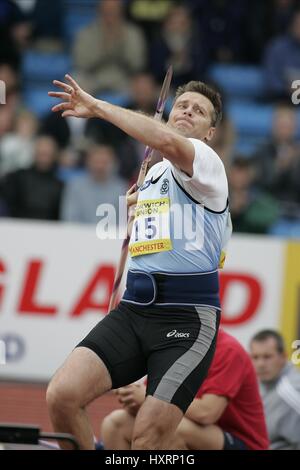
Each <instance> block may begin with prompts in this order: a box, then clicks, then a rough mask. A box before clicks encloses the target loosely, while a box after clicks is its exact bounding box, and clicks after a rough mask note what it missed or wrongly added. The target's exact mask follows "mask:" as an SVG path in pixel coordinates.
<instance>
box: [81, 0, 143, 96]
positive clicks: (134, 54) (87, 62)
mask: <svg viewBox="0 0 300 470" xmlns="http://www.w3.org/2000/svg"><path fill="white" fill-rule="evenodd" d="M98 8H99V15H98V18H97V19H96V20H95V22H94V23H92V24H91V25H89V26H87V27H86V28H84V29H83V30H82V31H80V32H79V34H78V36H77V37H76V39H75V44H74V49H73V59H74V66H75V70H76V72H77V78H78V81H79V83H80V84H81V86H82V87H83V88H84V89H85V90H86V91H87V92H88V93H92V94H99V93H103V92H107V91H109V92H126V91H127V90H128V86H129V79H130V76H131V74H132V73H135V72H137V71H139V70H142V69H143V68H144V66H145V64H146V53H147V51H146V42H145V38H144V36H143V33H142V31H141V30H140V29H139V28H138V27H137V26H135V25H132V24H130V23H128V22H127V21H126V19H125V16H124V11H123V9H124V5H123V2H122V0H113V1H111V0H101V1H100V2H99V6H98Z"/></svg>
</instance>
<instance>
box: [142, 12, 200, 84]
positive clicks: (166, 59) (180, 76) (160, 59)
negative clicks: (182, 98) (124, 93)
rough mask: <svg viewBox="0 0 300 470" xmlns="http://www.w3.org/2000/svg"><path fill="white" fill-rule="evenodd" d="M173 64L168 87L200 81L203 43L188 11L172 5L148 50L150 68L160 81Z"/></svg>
mask: <svg viewBox="0 0 300 470" xmlns="http://www.w3.org/2000/svg"><path fill="white" fill-rule="evenodd" d="M170 64H172V65H173V79H172V86H173V87H175V88H177V87H178V86H179V85H182V84H183V83H187V82H189V81H190V80H201V79H202V78H203V75H204V73H205V71H206V68H207V65H208V57H207V44H204V43H203V38H201V35H200V31H199V30H198V29H197V28H196V27H195V25H194V24H193V20H192V17H191V15H190V13H189V10H188V9H187V8H186V7H185V6H184V5H182V6H176V5H175V6H174V7H173V8H172V9H171V10H170V12H169V14H168V16H167V17H166V19H165V21H164V23H163V26H162V30H161V34H160V35H159V36H158V38H157V39H156V40H155V41H153V43H152V45H151V48H150V66H151V70H152V71H153V73H154V75H155V78H156V79H157V80H158V81H159V82H162V80H163V78H164V75H165V73H166V69H167V67H168V66H169V65H170Z"/></svg>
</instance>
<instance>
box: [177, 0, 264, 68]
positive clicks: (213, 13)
mask: <svg viewBox="0 0 300 470" xmlns="http://www.w3.org/2000/svg"><path fill="white" fill-rule="evenodd" d="M253 3H255V2H253V0H252V1H249V2H248V1H247V0H230V1H229V2H228V1H224V0H185V4H187V5H188V6H189V8H190V10H191V13H192V15H193V18H195V20H196V22H197V23H196V24H197V27H198V28H199V29H200V31H201V32H202V41H203V44H204V47H205V49H206V50H207V54H208V57H209V60H210V61H217V62H233V61H241V60H243V58H244V53H245V52H246V51H245V44H244V37H245V23H246V19H247V18H248V16H249V10H251V8H252V7H253V6H252V5H253Z"/></svg>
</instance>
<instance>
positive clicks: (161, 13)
mask: <svg viewBox="0 0 300 470" xmlns="http://www.w3.org/2000/svg"><path fill="white" fill-rule="evenodd" d="M175 1H176V0H155V1H153V0H128V1H127V14H128V16H129V18H130V19H131V20H132V21H134V22H135V23H137V24H138V25H139V26H140V27H141V28H142V29H143V31H144V33H145V34H146V38H147V41H148V43H151V42H152V41H153V40H154V39H155V36H156V34H158V32H159V29H160V26H161V23H162V22H163V21H164V19H165V17H166V15H167V14H168V13H169V11H170V9H171V8H172V6H173V5H174V3H175Z"/></svg>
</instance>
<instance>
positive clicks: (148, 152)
mask: <svg viewBox="0 0 300 470" xmlns="http://www.w3.org/2000/svg"><path fill="white" fill-rule="evenodd" d="M172 74H173V69H172V66H171V65H170V67H169V68H168V70H167V73H166V76H165V79H164V83H163V85H162V88H161V92H160V95H159V99H158V102H157V106H156V111H155V115H154V119H156V120H158V121H161V119H162V116H163V112H164V109H165V105H166V101H167V99H168V93H169V88H170V83H171V80H172ZM153 152H154V151H153V149H152V148H151V147H148V146H147V147H146V149H145V153H144V159H143V162H142V164H141V168H140V172H139V176H138V179H137V182H136V189H138V188H139V187H140V186H141V185H142V184H143V182H144V179H145V176H146V174H147V171H148V169H149V165H150V162H151V158H152V155H153ZM133 219H134V216H130V217H129V218H128V222H127V236H126V238H125V240H124V241H123V245H122V251H121V256H120V260H119V264H118V267H117V270H116V274H115V279H114V285H113V290H112V294H111V298H110V302H109V307H108V311H109V312H110V311H111V310H112V309H113V308H115V306H116V303H117V297H118V290H119V287H120V284H121V281H122V276H123V272H124V268H125V264H126V260H127V255H128V245H129V241H130V236H131V230H132V222H133Z"/></svg>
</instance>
